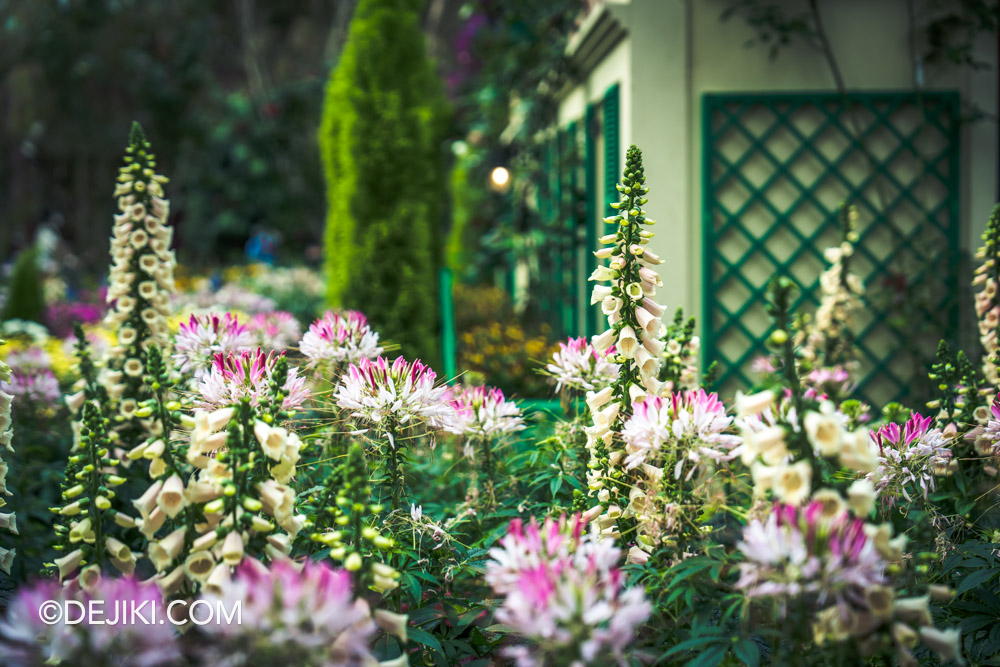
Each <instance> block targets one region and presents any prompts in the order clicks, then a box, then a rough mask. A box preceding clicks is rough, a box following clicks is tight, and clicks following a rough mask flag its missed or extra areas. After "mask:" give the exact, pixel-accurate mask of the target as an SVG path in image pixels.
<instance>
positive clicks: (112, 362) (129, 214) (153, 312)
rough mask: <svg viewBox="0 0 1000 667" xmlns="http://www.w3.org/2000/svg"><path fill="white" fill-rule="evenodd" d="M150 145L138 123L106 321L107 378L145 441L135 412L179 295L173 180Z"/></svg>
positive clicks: (123, 185) (131, 427)
mask: <svg viewBox="0 0 1000 667" xmlns="http://www.w3.org/2000/svg"><path fill="white" fill-rule="evenodd" d="M149 148H150V145H149V142H147V141H146V137H145V134H144V133H143V131H142V128H141V127H140V126H139V125H138V123H136V124H134V125H133V126H132V132H131V134H130V136H129V146H128V148H127V149H126V151H125V152H126V155H125V166H123V167H122V168H121V169H120V170H119V174H118V182H117V184H116V186H115V193H114V194H115V197H117V198H118V209H119V214H118V215H116V216H115V221H114V231H113V232H112V237H111V257H112V263H111V274H110V278H109V286H108V295H107V299H108V303H109V304H110V305H111V308H110V310H109V311H108V314H107V316H106V317H105V324H106V325H107V326H108V327H110V328H112V329H114V330H115V331H116V332H117V338H118V340H117V344H116V345H115V346H113V347H111V348H110V349H109V350H108V355H107V359H106V375H105V377H104V378H103V382H104V384H105V385H106V386H107V388H108V393H109V395H110V397H111V398H112V399H113V400H115V401H117V402H118V403H119V405H120V406H121V407H120V409H119V415H118V416H117V417H116V422H117V423H118V424H119V425H118V426H117V430H118V431H119V432H120V433H121V434H122V436H123V437H124V438H126V439H127V440H134V439H137V438H138V434H139V432H140V431H141V425H139V424H136V423H134V421H133V420H134V419H135V418H136V417H135V415H134V414H133V410H134V408H135V403H136V402H137V401H140V400H142V399H144V398H147V394H146V393H145V387H144V385H143V382H142V374H143V370H144V368H145V363H146V354H147V351H148V350H149V346H150V345H152V344H156V345H159V346H160V347H161V348H163V347H165V346H167V345H168V343H169V330H168V328H167V317H168V316H169V314H170V299H171V296H172V294H173V293H174V266H175V264H176V260H175V258H174V253H173V251H172V250H170V242H171V239H172V237H173V228H171V227H170V226H169V225H168V224H167V218H168V216H169V213H170V203H169V202H168V201H167V200H166V199H165V198H164V193H163V184H164V183H166V182H167V178H166V177H165V176H161V175H159V174H157V173H156V171H155V168H156V156H155V155H153V153H152V152H151V151H150V150H149ZM126 444H128V445H132V444H134V442H127V443H126Z"/></svg>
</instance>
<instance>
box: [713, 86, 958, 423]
mask: <svg viewBox="0 0 1000 667" xmlns="http://www.w3.org/2000/svg"><path fill="white" fill-rule="evenodd" d="M958 111H959V98H958V95H957V94H955V93H923V94H922V95H920V96H916V95H914V94H910V93H865V94H852V95H850V96H848V97H847V98H846V99H845V98H844V97H842V96H840V95H837V94H824V93H806V94H798V93H791V94H786V93H780V94H764V95H762V94H709V95H706V96H705V97H704V104H703V117H702V123H703V141H704V145H703V150H704V153H703V155H704V158H703V174H702V180H703V197H704V200H703V203H702V211H703V233H704V237H703V241H704V246H703V267H704V276H703V290H704V326H703V329H704V336H703V343H704V350H705V358H706V362H709V361H712V360H715V361H717V362H718V363H719V365H720V368H719V370H720V375H719V384H720V387H723V391H726V390H727V389H728V390H729V391H732V390H733V389H735V388H745V387H747V386H749V385H751V384H752V383H753V377H752V374H751V372H750V366H751V363H752V360H753V359H754V358H756V357H758V356H761V355H764V354H766V352H767V350H766V348H765V346H764V340H765V338H766V336H767V333H768V327H769V323H768V322H767V318H766V316H765V315H764V312H763V304H764V289H765V287H766V284H767V281H768V279H769V278H770V276H771V275H774V274H778V273H781V274H785V275H788V276H789V277H791V278H793V279H794V280H795V281H796V282H797V283H798V284H799V286H800V287H801V288H802V291H801V294H800V297H799V299H798V302H797V304H796V307H797V308H803V307H806V308H810V309H811V306H813V305H815V304H816V303H817V301H818V299H817V294H818V278H819V275H820V273H821V272H822V270H823V269H824V268H825V266H826V263H825V261H824V260H823V256H822V252H823V249H824V248H826V247H828V246H829V245H832V244H834V243H836V241H837V222H836V211H837V207H838V205H839V204H840V202H842V201H845V200H846V201H850V202H853V203H854V204H855V205H856V206H857V207H858V209H859V212H860V217H861V228H860V230H859V231H860V241H859V242H858V243H857V252H856V255H855V257H854V259H852V264H851V270H852V272H855V273H858V274H859V275H860V277H861V278H862V279H863V280H864V282H865V284H866V286H867V288H868V296H869V303H868V304H867V307H866V309H865V312H864V313H862V314H861V316H860V319H859V322H858V325H857V327H856V328H857V330H856V331H855V332H854V333H855V335H856V339H857V341H858V347H859V350H860V354H861V361H862V374H861V377H860V381H859V386H858V389H857V392H858V394H859V396H860V397H862V398H863V399H864V400H867V401H869V402H872V403H874V404H883V403H885V402H886V401H888V400H905V399H906V398H907V397H909V396H912V395H913V394H914V386H915V382H914V378H919V377H923V375H924V372H925V365H924V364H925V362H926V359H927V358H928V357H929V355H930V354H933V349H934V347H933V344H934V343H935V342H936V339H937V338H939V337H947V336H949V335H953V334H954V333H955V331H956V330H957V308H956V305H957V294H958V290H957V286H958V282H957V271H958V261H959V247H958V229H959V218H958V194H959V192H958Z"/></svg>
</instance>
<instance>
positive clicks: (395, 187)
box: [319, 0, 446, 363]
mask: <svg viewBox="0 0 1000 667" xmlns="http://www.w3.org/2000/svg"><path fill="white" fill-rule="evenodd" d="M421 4H422V0H361V2H360V3H359V4H358V7H357V10H356V12H355V15H354V19H353V21H352V22H351V28H350V32H349V35H348V38H347V43H346V45H345V46H344V51H343V54H342V56H341V58H340V61H339V63H338V64H337V67H336V69H335V70H334V71H333V73H332V75H331V77H330V81H329V84H328V86H327V92H326V101H325V103H324V108H323V120H322V124H321V126H320V132H319V143H320V152H321V155H322V159H323V167H324V171H325V174H326V180H327V201H328V210H327V222H326V237H325V245H326V271H327V280H328V288H327V298H328V301H329V303H330V304H331V305H334V306H341V307H345V308H352V309H357V310H361V311H364V312H365V314H367V315H368V318H369V320H370V321H371V322H372V324H373V326H374V327H375V328H376V329H378V330H379V331H380V332H381V333H382V334H383V336H384V337H385V338H386V339H388V340H390V341H393V342H397V343H399V344H400V345H401V346H402V351H403V353H404V354H405V355H407V356H410V357H413V356H419V357H421V358H423V359H424V360H426V361H430V362H431V363H433V361H434V360H435V359H436V357H437V345H436V328H437V288H436V285H437V275H436V269H437V266H438V264H439V255H440V251H439V248H440V243H439V238H440V233H439V226H440V225H439V222H440V216H441V211H442V199H443V189H444V168H443V167H444V162H443V155H442V150H441V145H442V138H443V124H442V119H443V118H444V117H445V114H444V112H445V109H446V107H445V102H444V97H443V95H442V92H441V86H440V82H439V81H438V78H437V76H436V74H435V72H434V68H433V65H432V63H431V62H430V60H429V59H428V57H427V51H426V46H425V44H424V37H423V34H422V32H421V30H420V25H419V20H418V10H419V8H420V5H421Z"/></svg>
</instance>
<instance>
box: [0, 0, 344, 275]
mask: <svg viewBox="0 0 1000 667" xmlns="http://www.w3.org/2000/svg"><path fill="white" fill-rule="evenodd" d="M352 4H353V3H352V1H351V0H343V1H338V2H334V3H310V4H308V5H303V4H302V3H262V2H257V3H246V2H222V3H217V2H202V1H201V0H176V1H174V2H165V3H161V2H134V1H132V0H129V1H124V2H123V1H121V0H88V1H87V2H65V1H63V0H37V1H36V0H33V1H32V2H4V3H0V44H3V48H2V49H0V51H2V53H0V98H2V99H4V101H5V105H6V107H5V108H6V112H5V119H6V120H5V123H4V126H3V128H2V129H0V152H2V153H3V154H5V155H12V156H13V155H16V156H17V158H16V159H13V160H4V161H3V162H2V163H0V220H3V222H0V256H3V255H5V254H6V250H7V247H9V246H8V245H7V244H8V243H9V242H10V241H17V240H18V239H23V240H28V238H29V237H28V232H29V230H30V228H31V226H33V225H35V224H37V223H38V221H40V220H45V219H46V218H50V219H52V220H53V221H56V222H60V221H61V223H62V224H61V226H60V229H59V231H60V233H61V234H62V235H63V237H64V238H65V239H66V240H67V242H68V243H69V244H70V245H71V246H72V249H73V252H75V253H77V255H78V256H79V258H80V259H81V266H82V267H92V266H96V264H95V260H96V259H97V258H100V257H105V256H106V253H107V237H106V234H105V233H104V230H105V229H106V227H107V224H108V221H109V220H110V219H111V215H112V212H113V208H112V203H113V202H111V201H109V200H104V199H102V198H101V197H100V196H97V197H95V196H92V195H93V193H103V192H106V191H107V178H108V175H109V174H110V173H111V172H112V170H113V168H114V164H115V162H116V160H117V159H118V158H117V153H118V145H119V143H120V141H121V137H120V130H121V128H122V127H124V126H126V124H127V123H128V122H129V121H130V120H131V119H132V118H134V117H135V115H136V114H139V120H141V121H142V122H143V124H144V125H145V126H146V127H147V128H149V129H151V130H153V129H155V131H152V132H151V135H152V136H153V138H154V139H155V141H156V142H157V143H158V144H159V145H163V146H169V147H170V150H169V151H167V153H168V155H165V156H164V159H163V163H164V164H163V166H164V167H165V171H167V172H168V173H173V174H176V175H177V178H176V181H175V183H176V186H177V192H182V193H184V198H183V199H178V200H176V201H175V202H174V207H173V210H174V213H175V216H176V219H177V221H178V223H179V224H178V230H177V231H178V239H177V241H178V246H179V248H180V249H181V250H182V251H183V253H184V254H185V256H186V257H187V261H189V262H190V261H193V260H195V259H197V260H200V261H205V262H209V261H212V262H220V261H221V262H225V261H228V260H231V259H232V258H233V257H234V256H238V255H240V254H241V253H242V249H243V244H244V243H245V242H246V239H247V236H248V235H249V234H250V233H251V230H252V228H253V227H254V226H255V225H258V224H264V225H267V226H268V227H271V228H274V229H277V230H278V231H279V232H280V233H282V234H283V236H284V238H285V241H286V243H288V242H291V243H293V244H295V245H297V246H298V247H299V248H301V247H302V246H303V245H305V244H308V243H315V242H316V241H318V239H319V235H320V232H321V229H322V227H321V225H322V197H323V194H322V192H323V191H322V182H321V178H322V177H321V174H320V172H319V160H318V156H317V155H316V146H315V142H314V136H313V131H314V128H315V127H316V125H317V123H318V117H319V110H320V103H321V99H322V82H323V74H324V72H325V70H326V69H327V68H328V67H329V64H328V60H327V58H328V56H329V55H330V54H331V53H334V54H335V53H336V50H337V47H338V40H337V39H336V38H335V37H336V35H335V31H336V30H337V28H338V27H339V25H338V24H339V23H341V22H342V21H343V19H344V17H346V16H348V15H349V10H350V6H351V5H352ZM244 13H247V14H249V16H248V17H247V18H248V19H249V20H248V21H243V20H241V19H242V18H243V14H244ZM251 46H252V47H253V48H251ZM251 71H258V72H260V74H261V78H262V79H263V83H264V85H263V86H258V85H255V82H254V80H253V79H252V78H251ZM98 230H100V233H97V231H98Z"/></svg>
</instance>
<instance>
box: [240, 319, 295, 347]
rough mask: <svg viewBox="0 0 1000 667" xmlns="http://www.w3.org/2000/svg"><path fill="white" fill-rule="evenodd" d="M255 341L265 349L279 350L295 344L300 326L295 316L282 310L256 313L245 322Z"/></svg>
mask: <svg viewBox="0 0 1000 667" xmlns="http://www.w3.org/2000/svg"><path fill="white" fill-rule="evenodd" d="M247 328H248V329H249V330H250V334H251V335H252V336H253V337H254V339H255V341H254V342H255V343H256V344H257V345H259V346H260V347H262V348H264V349H265V350H274V351H275V352H281V351H283V350H287V349H288V348H289V347H291V346H292V345H295V343H296V341H298V340H299V336H301V335H302V327H300V326H299V321H298V320H297V319H295V316H294V315H292V314H291V313H289V312H285V311H284V310H272V311H270V312H267V313H258V314H256V315H254V316H253V317H251V318H250V321H249V322H248V323H247Z"/></svg>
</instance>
